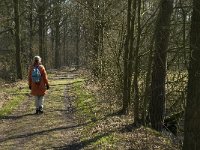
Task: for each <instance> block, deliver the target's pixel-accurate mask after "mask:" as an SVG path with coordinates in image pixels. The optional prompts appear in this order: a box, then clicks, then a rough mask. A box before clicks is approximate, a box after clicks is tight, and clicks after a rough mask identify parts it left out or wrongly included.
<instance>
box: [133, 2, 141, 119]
mask: <svg viewBox="0 0 200 150" xmlns="http://www.w3.org/2000/svg"><path fill="white" fill-rule="evenodd" d="M140 11H141V0H138V11H137V23H138V27H137V42H136V49H135V55H134V58H135V66H134V71H135V74H134V79H133V89H134V122H135V123H137V122H138V121H139V119H140V118H139V103H140V101H139V87H138V77H139V61H140V58H139V56H138V53H139V50H140V38H141V24H140Z"/></svg>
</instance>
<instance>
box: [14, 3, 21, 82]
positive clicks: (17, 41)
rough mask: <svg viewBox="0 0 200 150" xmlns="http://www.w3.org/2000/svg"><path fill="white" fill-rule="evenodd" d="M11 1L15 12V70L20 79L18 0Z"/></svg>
mask: <svg viewBox="0 0 200 150" xmlns="http://www.w3.org/2000/svg"><path fill="white" fill-rule="evenodd" d="M13 2H14V13H15V19H14V20H15V47H16V71H17V79H22V66H21V44H20V43H21V41H20V19H19V1H18V0H13Z"/></svg>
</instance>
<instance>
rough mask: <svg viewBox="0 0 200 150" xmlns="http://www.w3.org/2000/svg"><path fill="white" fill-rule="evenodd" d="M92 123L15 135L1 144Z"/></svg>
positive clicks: (1, 140) (0, 140)
mask: <svg viewBox="0 0 200 150" xmlns="http://www.w3.org/2000/svg"><path fill="white" fill-rule="evenodd" d="M88 123H90V122H87V123H84V124H79V125H74V126H63V127H58V128H53V129H49V130H42V131H38V132H33V133H24V134H19V135H14V136H10V137H7V138H4V139H0V143H2V142H5V141H9V140H15V139H20V138H28V137H31V136H34V135H43V134H47V133H49V132H53V131H60V130H67V129H73V128H77V127H80V126H84V125H87V124H88Z"/></svg>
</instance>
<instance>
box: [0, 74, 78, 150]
mask: <svg viewBox="0 0 200 150" xmlns="http://www.w3.org/2000/svg"><path fill="white" fill-rule="evenodd" d="M49 79H50V90H49V91H48V94H47V95H46V96H45V102H44V114H41V115H35V114H34V113H35V108H34V99H33V97H30V96H27V97H26V99H25V100H24V101H23V102H22V103H21V104H20V105H19V106H18V108H17V109H15V110H14V111H13V112H12V113H11V114H10V115H7V116H3V117H2V118H0V149H2V150H5V149H15V150H18V149H23V150H30V149H62V147H65V149H71V148H67V146H66V145H68V144H69V145H70V144H71V143H72V142H75V141H78V140H79V137H77V135H78V134H77V133H75V132H76V128H78V125H77V123H76V121H75V120H74V115H73V106H72V104H71V103H72V100H73V96H70V95H69V92H70V89H71V85H72V84H73V83H74V82H76V74H74V73H72V72H57V71H54V73H53V74H52V75H50V77H49ZM25 88H26V87H25ZM77 148H78V147H77ZM72 149H76V148H75V147H74V148H72Z"/></svg>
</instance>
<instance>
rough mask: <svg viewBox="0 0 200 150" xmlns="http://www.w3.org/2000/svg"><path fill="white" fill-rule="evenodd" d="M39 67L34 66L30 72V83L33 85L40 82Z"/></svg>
mask: <svg viewBox="0 0 200 150" xmlns="http://www.w3.org/2000/svg"><path fill="white" fill-rule="evenodd" d="M39 67H40V66H36V67H34V68H33V70H32V75H31V76H32V81H33V82H34V83H39V82H40V80H41V73H40V69H39Z"/></svg>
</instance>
